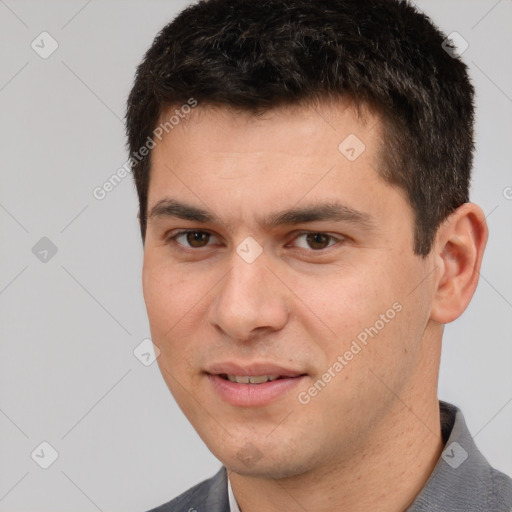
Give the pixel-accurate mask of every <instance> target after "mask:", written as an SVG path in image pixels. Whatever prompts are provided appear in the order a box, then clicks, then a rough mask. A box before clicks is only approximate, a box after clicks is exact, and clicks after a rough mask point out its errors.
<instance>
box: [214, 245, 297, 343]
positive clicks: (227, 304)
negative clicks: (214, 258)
mask: <svg viewBox="0 0 512 512" xmlns="http://www.w3.org/2000/svg"><path fill="white" fill-rule="evenodd" d="M231 263H232V265H231V270H230V271H229V272H228V273H227V274H226V275H225V277H224V279H222V281H221V283H220V288H219V289H218V293H217V295H216V296H215V298H214V300H213V301H212V303H211V304H210V311H209V315H208V320H209V322H210V324H211V325H213V326H214V327H215V328H216V329H217V330H220V331H222V332H223V333H224V334H225V335H226V336H229V337H230V338H232V339H235V340H239V341H247V340H251V339H253V338H254V337H256V336H258V335H262V334H264V333H271V332H274V331H278V330H280V329H282V328H283V327H284V326H285V325H286V323H287V321H288V317H289V307H288V304H289V297H288V294H289V290H288V289H287V288H286V286H285V285H284V284H283V282H282V281H281V280H279V279H278V278H277V277H276V276H275V275H274V273H273V272H272V271H271V270H270V269H269V268H268V266H267V263H268V262H267V259H266V258H265V257H264V255H263V254H262V255H261V256H260V257H259V258H258V259H257V260H256V261H254V262H252V263H247V262H246V261H244V260H243V259H242V258H241V257H240V256H239V255H238V254H236V253H234V254H233V258H232V262H231Z"/></svg>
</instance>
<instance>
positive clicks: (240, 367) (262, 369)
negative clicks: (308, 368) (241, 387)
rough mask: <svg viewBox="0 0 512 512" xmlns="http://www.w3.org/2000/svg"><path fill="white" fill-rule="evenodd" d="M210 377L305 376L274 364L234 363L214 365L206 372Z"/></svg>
mask: <svg viewBox="0 0 512 512" xmlns="http://www.w3.org/2000/svg"><path fill="white" fill-rule="evenodd" d="M206 372H207V373H209V374H211V375H236V376H237V377H241V376H251V377H255V376H259V375H279V376H280V377H299V376H300V375H305V373H304V372H301V371H299V370H293V369H291V368H285V367H284V366H280V365H277V364H274V363H269V362H260V363H250V364H237V363H234V362H224V363H215V364H212V365H211V366H209V368H208V369H207V370H206Z"/></svg>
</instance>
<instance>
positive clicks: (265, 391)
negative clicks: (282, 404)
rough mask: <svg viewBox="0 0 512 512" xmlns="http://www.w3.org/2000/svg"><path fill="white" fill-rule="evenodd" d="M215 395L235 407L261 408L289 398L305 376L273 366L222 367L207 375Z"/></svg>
mask: <svg viewBox="0 0 512 512" xmlns="http://www.w3.org/2000/svg"><path fill="white" fill-rule="evenodd" d="M205 373H206V375H207V377H208V381H209V382H210V384H211V385H212V388H213V390H214V392H215V393H216V394H217V395H218V396H219V397H220V398H221V399H222V400H223V401H225V402H227V403H229V404H230V405H233V406H236V407H261V406H264V405H268V404H270V403H272V402H277V401H279V400H283V399H285V398H286V395H289V393H290V392H291V391H292V390H293V389H294V388H296V387H297V386H298V385H299V384H300V383H301V382H303V380H304V379H305V378H306V377H307V374H306V373H302V372H298V371H295V370H291V369H287V368H284V367H279V366H276V365H270V364H259V365H250V366H242V365H235V364H230V363H226V364H219V365H214V366H212V367H211V368H210V369H209V371H207V372H205Z"/></svg>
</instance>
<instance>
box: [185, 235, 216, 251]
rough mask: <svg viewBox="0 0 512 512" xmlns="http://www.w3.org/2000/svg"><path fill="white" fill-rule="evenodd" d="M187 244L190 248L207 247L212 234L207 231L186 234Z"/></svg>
mask: <svg viewBox="0 0 512 512" xmlns="http://www.w3.org/2000/svg"><path fill="white" fill-rule="evenodd" d="M185 236H186V239H187V243H188V244H189V245H190V247H195V248H197V247H205V246H206V245H207V244H208V242H209V240H210V233H206V231H188V232H187V233H185Z"/></svg>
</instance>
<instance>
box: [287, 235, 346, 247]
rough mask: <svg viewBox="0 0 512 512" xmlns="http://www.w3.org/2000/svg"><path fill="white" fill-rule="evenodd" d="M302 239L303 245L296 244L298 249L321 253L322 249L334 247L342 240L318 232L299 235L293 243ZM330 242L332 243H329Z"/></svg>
mask: <svg viewBox="0 0 512 512" xmlns="http://www.w3.org/2000/svg"><path fill="white" fill-rule="evenodd" d="M300 239H304V243H302V244H297V246H298V247H300V248H302V249H313V250H315V251H321V250H322V249H327V248H328V247H331V246H332V245H335V244H336V243H338V242H342V241H343V238H338V237H335V236H333V235H329V234H327V233H320V232H318V233H317V232H306V233H299V234H298V235H297V236H296V237H295V238H294V239H293V242H297V240H300ZM330 242H332V243H330Z"/></svg>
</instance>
